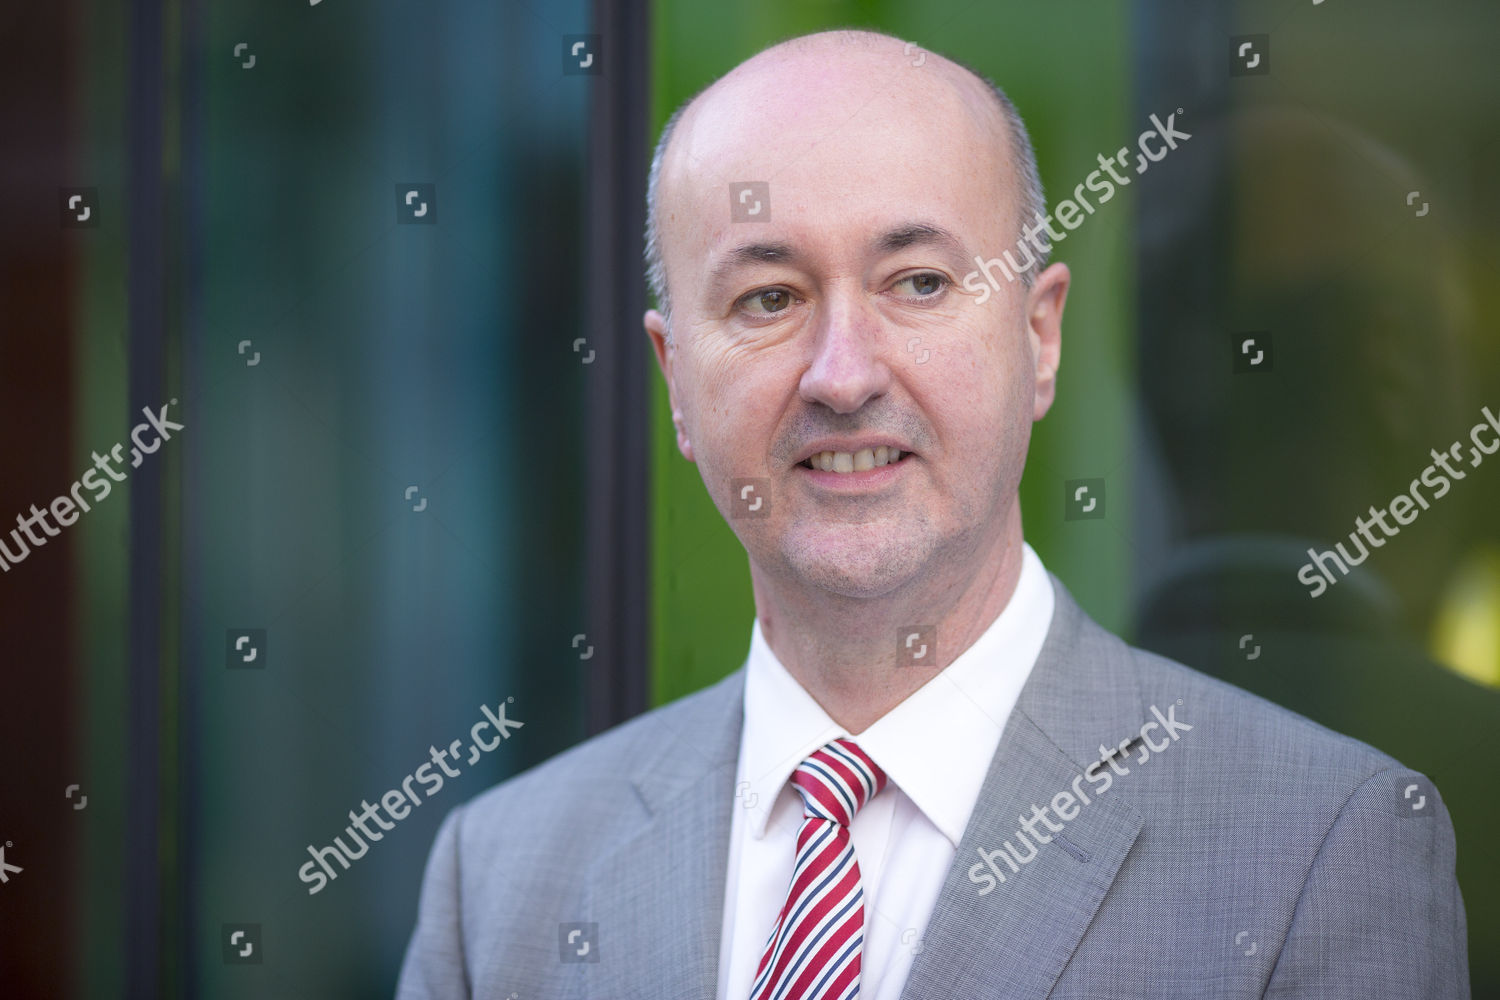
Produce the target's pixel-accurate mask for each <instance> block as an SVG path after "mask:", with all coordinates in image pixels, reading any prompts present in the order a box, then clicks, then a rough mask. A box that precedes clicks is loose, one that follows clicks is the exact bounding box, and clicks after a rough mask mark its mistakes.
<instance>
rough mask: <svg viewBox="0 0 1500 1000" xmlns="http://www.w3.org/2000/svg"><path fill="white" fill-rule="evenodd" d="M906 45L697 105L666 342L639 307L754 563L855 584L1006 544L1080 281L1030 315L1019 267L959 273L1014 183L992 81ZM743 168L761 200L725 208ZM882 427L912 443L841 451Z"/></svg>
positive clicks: (1004, 230) (867, 441)
mask: <svg viewBox="0 0 1500 1000" xmlns="http://www.w3.org/2000/svg"><path fill="white" fill-rule="evenodd" d="M899 56H900V48H899V45H898V46H896V48H895V55H893V56H891V57H890V58H887V57H886V55H885V54H884V53H883V52H882V53H871V52H843V53H840V54H838V55H837V56H835V57H833V58H829V57H827V56H823V57H816V58H811V57H805V58H796V57H782V58H778V59H776V60H775V63H776V64H775V65H766V64H764V63H762V64H760V65H757V62H756V61H752V63H750V64H747V65H746V66H745V67H742V68H741V69H740V70H739V71H737V72H736V74H733V75H731V76H730V77H728V78H726V79H725V80H724V81H721V83H720V85H719V86H718V87H717V88H716V90H715V92H711V93H710V94H708V95H706V96H705V97H704V98H703V99H701V100H700V101H699V102H698V103H697V104H696V105H695V106H694V108H693V110H692V111H691V112H690V113H689V116H688V117H687V118H685V119H684V120H683V123H682V127H681V128H680V129H679V131H678V134H677V135H676V136H675V137H674V140H673V143H672V147H671V149H670V151H669V154H668V157H667V162H666V163H665V165H664V168H663V179H662V204H661V225H662V242H663V252H664V258H665V261H666V266H667V273H668V275H669V277H670V280H671V286H670V289H671V295H672V302H673V328H672V334H673V341H674V343H673V344H672V345H670V346H668V345H666V344H665V343H664V342H663V337H662V333H663V329H662V326H661V322H660V317H659V316H658V315H657V314H655V313H648V314H647V328H648V331H650V332H651V334H652V340H653V343H654V344H655V346H656V349H657V356H658V360H659V361H660V362H661V364H662V369H663V373H664V375H665V376H666V379H667V383H668V387H669V391H670V393H671V397H672V403H673V410H674V413H675V412H680V414H681V423H680V426H679V437H678V441H679V447H680V448H681V449H682V452H683V454H684V456H685V457H687V458H688V459H689V460H690V461H695V462H697V463H698V466H699V469H700V471H701V473H702V476H703V480H704V484H705V486H706V487H707V488H708V491H709V493H710V495H711V496H712V497H713V499H714V502H715V504H716V505H717V506H718V508H719V510H720V512H721V513H722V514H723V515H724V516H725V517H726V518H727V519H728V521H729V524H730V526H731V527H732V528H733V530H734V531H735V533H736V534H737V535H738V536H739V538H740V541H741V542H742V543H743V544H744V546H745V548H746V550H747V552H748V553H749V555H750V557H751V561H752V564H753V565H754V567H755V568H756V569H757V570H759V571H760V572H762V573H768V574H771V575H774V576H780V577H782V578H785V579H790V580H794V581H797V582H800V583H801V584H803V585H813V586H817V587H820V588H822V589H824V590H827V591H830V592H833V593H837V594H842V595H846V596H849V597H862V598H869V597H878V596H881V595H884V594H888V593H890V592H892V591H893V590H894V589H895V588H897V587H899V586H901V585H902V584H904V583H907V582H909V581H912V580H913V579H916V578H918V577H921V576H922V575H924V574H932V573H934V572H935V571H936V570H937V569H938V568H939V567H941V566H942V565H943V564H945V563H948V564H950V565H951V564H952V561H953V560H955V559H960V560H963V559H972V558H975V557H976V556H979V555H988V554H991V553H993V552H994V551H995V549H996V548H997V547H998V546H999V545H1000V544H1002V543H1003V538H1002V534H1003V532H1005V530H1006V526H1007V518H1008V517H1010V516H1011V515H1012V514H1013V513H1014V511H1013V507H1014V505H1015V504H1016V491H1017V487H1018V484H1019V482H1020V478H1021V470H1022V466H1023V465H1024V462H1025V456H1026V448H1027V444H1028V441H1029V438H1030V430H1031V423H1032V421H1033V420H1034V419H1037V418H1040V417H1041V415H1042V414H1044V413H1045V412H1046V409H1047V407H1048V406H1049V405H1050V402H1051V396H1052V387H1053V382H1052V373H1053V371H1054V369H1055V366H1056V363H1057V336H1056V323H1055V322H1053V321H1051V320H1049V319H1048V316H1047V310H1048V309H1049V308H1050V309H1055V312H1056V314H1057V317H1059V318H1060V313H1061V307H1062V299H1063V297H1064V296H1065V294H1066V284H1067V278H1066V269H1065V268H1064V269H1061V279H1060V281H1061V285H1060V288H1058V289H1057V290H1056V291H1055V293H1051V294H1049V295H1046V296H1044V298H1045V299H1046V300H1047V301H1046V302H1044V303H1043V306H1042V309H1041V312H1042V314H1043V315H1042V319H1041V322H1040V323H1037V322H1036V316H1035V314H1036V313H1037V307H1036V306H1035V304H1034V303H1033V302H1032V299H1034V298H1036V296H1034V295H1033V296H1028V295H1027V294H1026V289H1025V288H1024V287H1023V286H1022V285H1021V284H1020V283H1019V282H1014V283H1006V287H1003V288H1002V289H1001V290H1000V291H999V292H998V293H996V294H994V295H992V296H990V297H989V299H988V301H987V302H985V303H984V304H983V305H980V304H978V303H977V302H976V295H975V294H973V293H971V292H968V291H965V290H964V289H963V288H962V287H961V283H962V282H963V280H964V277H965V276H966V275H967V274H968V273H969V272H970V271H972V270H973V269H974V267H975V264H974V257H975V255H976V254H978V255H981V256H982V257H984V258H986V259H988V258H991V257H998V256H1000V254H1001V252H1002V251H1003V250H1012V252H1013V254H1014V247H1015V240H1016V236H1017V233H1016V229H1015V226H1016V221H1017V220H1016V215H1015V209H1014V205H1015V204H1016V195H1017V189H1016V183H1017V182H1016V181H1015V180H1014V179H1013V177H1012V175H1011V172H1010V170H1009V169H1008V166H1007V162H1008V160H1007V158H1006V154H1005V151H1004V149H1003V148H1002V147H1001V146H1000V142H1001V141H1002V140H999V139H997V137H996V136H997V132H996V128H997V123H998V116H997V115H996V114H995V113H994V112H993V111H992V110H991V109H989V108H988V107H987V106H986V104H985V102H986V100H987V97H986V95H984V93H983V92H982V91H981V90H980V89H979V88H978V87H973V86H971V87H967V89H964V88H962V87H955V85H954V84H953V83H952V82H950V79H951V76H948V77H945V76H943V75H940V74H941V73H943V72H944V69H943V68H941V67H940V68H939V70H938V72H930V73H925V74H924V71H923V70H922V69H921V68H920V67H912V66H910V65H909V60H906V59H902V58H900V57H899ZM930 63H931V61H929V65H930ZM948 71H949V72H950V73H951V67H949V68H948ZM742 180H749V181H755V180H760V181H767V182H768V184H769V204H768V205H765V206H763V207H762V209H761V212H758V213H756V215H762V214H767V215H769V221H765V222H761V221H734V219H733V216H732V211H731V203H732V200H733V199H734V194H733V192H732V183H737V182H739V181H742ZM756 197H757V195H756V194H754V193H752V194H751V195H750V196H747V198H746V205H747V207H752V202H753V199H754V198H756ZM746 218H748V219H754V218H755V216H746ZM997 275H998V272H997ZM999 280H1001V281H1002V282H1004V278H1003V276H1001V277H1000V278H999ZM1057 283H1058V279H1057V275H1056V273H1055V272H1053V275H1052V278H1051V279H1050V280H1049V281H1048V282H1039V283H1038V291H1041V290H1042V287H1043V285H1044V284H1046V285H1049V286H1055V285H1057ZM881 445H885V446H887V448H888V449H889V448H890V447H895V448H899V450H900V452H901V458H900V460H899V461H896V462H894V463H888V464H886V465H884V466H879V467H874V468H868V469H857V471H853V472H841V471H837V469H839V468H844V467H847V463H849V462H850V461H851V460H852V464H853V465H855V466H856V467H861V466H864V465H865V464H867V461H868V459H869V458H870V457H871V456H870V455H864V454H861V452H863V451H865V450H866V449H869V450H870V452H871V453H873V457H874V458H875V459H876V460H878V459H879V458H880V456H881V453H880V452H879V451H878V448H879V446H881ZM822 451H832V452H835V453H839V452H842V453H845V454H844V455H839V456H837V457H836V459H835V461H836V462H837V463H838V465H837V466H836V469H835V471H824V470H823V469H822V468H821V465H818V460H817V458H816V456H815V453H816V452H822ZM886 454H887V455H888V454H889V451H887V452H886ZM810 455H813V456H814V457H813V458H812V459H811V460H810V461H809V456H810ZM809 465H818V467H817V468H809V467H808V466H809ZM746 479H753V480H757V483H755V484H754V485H753V488H752V490H750V491H749V492H745V493H744V494H743V497H742V489H737V488H735V484H736V483H737V481H739V480H746ZM741 485H742V484H741ZM757 498H758V499H759V501H760V503H759V504H758V505H756V503H755V501H756V500H757ZM752 506H755V507H756V509H755V510H754V511H751V510H750V508H751V507H752ZM752 514H753V515H756V516H751V515H752ZM1016 523H1017V524H1018V522H1016ZM1016 541H1017V542H1018V541H1019V539H1018V538H1017V539H1016Z"/></svg>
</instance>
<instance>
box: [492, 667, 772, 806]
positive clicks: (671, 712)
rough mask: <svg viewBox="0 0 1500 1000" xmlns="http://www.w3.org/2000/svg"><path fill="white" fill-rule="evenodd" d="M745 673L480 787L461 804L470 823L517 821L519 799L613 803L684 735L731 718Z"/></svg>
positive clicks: (685, 737) (689, 736)
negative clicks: (487, 785) (474, 795)
mask: <svg viewBox="0 0 1500 1000" xmlns="http://www.w3.org/2000/svg"><path fill="white" fill-rule="evenodd" d="M743 685H744V673H743V671H742V670H737V671H735V672H734V673H732V674H730V675H729V676H728V677H726V678H724V679H723V680H721V681H719V682H717V683H715V684H712V685H710V686H709V687H706V688H703V689H702V690H700V691H695V692H693V693H692V694H689V695H684V696H683V697H681V698H678V699H676V700H675V701H672V702H669V703H667V704H665V705H661V706H659V707H657V708H654V709H651V710H650V711H648V712H645V713H643V714H641V715H638V716H636V717H635V718H633V719H629V720H627V721H625V722H622V723H620V724H619V725H617V726H614V727H612V728H610V729H607V730H605V731H604V732H602V733H599V734H598V735H597V736H593V737H590V738H589V739H586V740H584V741H583V742H582V743H578V744H576V745H574V746H572V747H569V748H568V749H567V750H564V751H562V752H561V753H559V754H557V755H555V756H553V757H550V758H548V759H547V760H544V761H542V762H541V763H540V764H536V765H534V766H532V767H530V768H528V769H527V770H525V771H522V772H521V773H520V774H517V775H514V776H512V777H510V778H507V779H506V780H504V781H502V782H500V783H499V784H497V785H495V786H494V787H492V788H489V789H487V790H486V791H484V792H481V793H480V794H479V795H477V796H476V797H475V798H473V799H472V800H470V801H469V802H468V803H467V804H466V805H464V806H463V807H462V808H463V810H464V812H465V813H466V814H467V815H466V819H465V824H466V825H470V826H475V825H477V826H481V827H487V828H494V827H495V826H496V825H497V821H498V820H499V819H500V818H501V817H505V818H506V819H507V821H508V822H511V823H513V822H515V819H516V814H517V810H516V809H515V808H513V806H514V805H516V804H517V803H520V802H525V803H528V810H530V811H533V812H534V811H535V809H534V807H535V805H536V804H537V803H539V802H541V803H549V802H556V801H559V800H561V801H572V802H576V803H578V804H579V805H580V806H582V807H585V808H586V807H587V804H588V803H590V802H592V803H593V805H594V806H596V807H601V808H609V807H610V806H611V801H610V800H611V798H612V797H614V796H618V795H620V794H623V793H624V792H625V790H627V789H629V788H630V787H631V783H632V781H633V780H634V779H636V778H638V777H640V776H641V775H642V774H644V773H647V772H648V771H650V770H651V769H652V768H653V766H654V764H655V762H656V761H657V760H659V759H660V758H661V757H662V756H664V755H666V754H668V753H670V752H672V750H673V749H674V747H676V746H678V745H679V744H680V743H681V742H682V741H683V740H688V741H690V742H691V741H692V740H693V739H694V738H695V736H696V734H698V733H699V732H701V731H702V730H703V729H704V728H705V725H711V724H712V722H713V720H716V719H719V718H724V719H728V718H730V715H731V713H732V712H733V709H734V707H735V706H736V705H737V704H738V703H739V697H740V693H741V691H742V689H743Z"/></svg>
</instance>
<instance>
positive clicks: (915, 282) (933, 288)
mask: <svg viewBox="0 0 1500 1000" xmlns="http://www.w3.org/2000/svg"><path fill="white" fill-rule="evenodd" d="M951 284H952V282H951V281H949V280H948V278H947V277H946V276H945V275H941V274H938V273H937V272H936V271H918V272H917V273H916V274H908V275H907V276H906V277H904V278H900V279H898V280H897V281H896V283H895V284H893V285H892V286H891V287H892V288H894V289H900V288H901V287H902V286H907V287H908V288H909V289H910V297H911V298H914V299H930V298H934V297H936V296H938V295H940V294H942V292H943V291H944V290H945V289H946V288H947V287H948V286H949V285H951Z"/></svg>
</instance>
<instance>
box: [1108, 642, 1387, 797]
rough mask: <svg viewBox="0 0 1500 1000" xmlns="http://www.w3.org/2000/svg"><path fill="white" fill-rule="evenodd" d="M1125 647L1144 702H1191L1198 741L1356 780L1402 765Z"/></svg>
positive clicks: (1285, 710) (1235, 690)
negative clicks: (1309, 763)
mask: <svg viewBox="0 0 1500 1000" xmlns="http://www.w3.org/2000/svg"><path fill="white" fill-rule="evenodd" d="M1122 644H1124V643H1123V641H1122ZM1125 645H1126V649H1128V650H1129V655H1130V660H1131V663H1132V664H1133V666H1134V669H1135V672H1136V676H1137V681H1138V683H1139V684H1140V688H1141V693H1142V695H1143V696H1144V697H1145V699H1146V701H1147V703H1148V704H1155V705H1161V706H1163V707H1165V706H1166V705H1168V704H1170V703H1175V702H1176V701H1177V699H1179V698H1180V699H1182V704H1183V707H1184V708H1187V707H1189V706H1191V713H1192V714H1193V715H1194V716H1196V717H1197V719H1198V720H1201V721H1202V722H1204V723H1206V725H1205V726H1204V727H1203V736H1204V742H1206V743H1212V744H1221V745H1224V746H1226V747H1231V746H1232V747H1233V748H1234V750H1235V752H1236V753H1238V754H1240V755H1241V757H1242V759H1243V760H1245V761H1246V762H1251V761H1254V760H1256V759H1258V758H1261V757H1265V756H1276V757H1285V756H1286V755H1288V754H1291V755H1292V756H1294V757H1295V758H1298V759H1305V760H1316V761H1318V762H1319V763H1320V764H1321V766H1323V767H1326V768H1334V769H1337V770H1339V771H1341V772H1344V773H1345V775H1346V776H1349V777H1356V778H1358V779H1359V780H1362V779H1363V778H1367V777H1369V776H1371V775H1373V774H1376V773H1378V772H1381V771H1385V770H1391V769H1401V768H1402V764H1401V762H1400V761H1398V760H1396V759H1395V758H1394V757H1392V756H1390V755H1389V754H1386V753H1384V752H1382V751H1380V750H1378V749H1376V748H1375V747H1372V746H1370V745H1369V744H1367V743H1363V742H1361V741H1359V740H1357V739H1354V738H1353V737H1352V736H1345V735H1344V734H1343V733H1339V732H1336V731H1335V730H1332V729H1329V728H1328V727H1327V726H1324V725H1321V724H1319V723H1317V722H1314V721H1313V720H1311V719H1309V718H1307V717H1306V716H1303V715H1299V714H1297V713H1296V712H1293V711H1292V710H1290V709H1288V708H1284V707H1283V706H1281V705H1278V704H1276V703H1275V702H1272V701H1268V700H1267V699H1265V698H1263V697H1261V696H1260V695H1257V694H1252V693H1251V692H1249V691H1246V690H1245V689H1243V688H1239V687H1236V686H1234V685H1233V684H1230V683H1229V682H1227V681H1224V680H1220V679H1219V678H1217V677H1211V676H1209V675H1208V674H1205V673H1203V672H1201V671H1198V670H1195V669H1193V668H1192V667H1190V666H1188V665H1187V664H1184V663H1179V662H1178V661H1176V660H1173V659H1170V658H1168V657H1166V656H1162V655H1160V654H1158V653H1153V652H1151V651H1149V650H1145V649H1140V648H1138V647H1135V646H1130V645H1128V644H1125Z"/></svg>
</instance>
